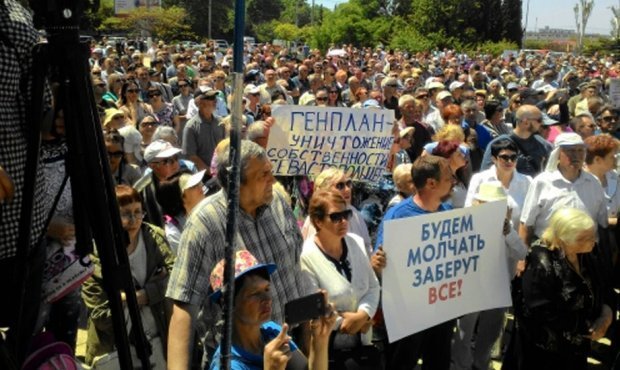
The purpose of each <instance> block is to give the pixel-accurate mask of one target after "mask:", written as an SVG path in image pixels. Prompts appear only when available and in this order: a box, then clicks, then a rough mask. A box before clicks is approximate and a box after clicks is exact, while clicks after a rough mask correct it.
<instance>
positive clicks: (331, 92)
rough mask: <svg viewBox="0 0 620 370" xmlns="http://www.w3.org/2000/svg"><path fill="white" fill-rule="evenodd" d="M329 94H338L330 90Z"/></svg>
mask: <svg viewBox="0 0 620 370" xmlns="http://www.w3.org/2000/svg"><path fill="white" fill-rule="evenodd" d="M329 93H330V94H338V91H335V90H332V91H330V92H329Z"/></svg>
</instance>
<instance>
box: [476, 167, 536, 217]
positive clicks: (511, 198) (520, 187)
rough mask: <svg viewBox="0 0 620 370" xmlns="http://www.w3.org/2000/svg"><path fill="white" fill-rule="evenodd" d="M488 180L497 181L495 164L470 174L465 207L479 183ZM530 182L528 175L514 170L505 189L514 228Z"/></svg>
mask: <svg viewBox="0 0 620 370" xmlns="http://www.w3.org/2000/svg"><path fill="white" fill-rule="evenodd" d="M489 181H499V179H498V178H497V168H495V166H491V168H489V169H488V170H484V171H481V172H479V173H477V174H475V175H473V176H472V178H471V180H470V181H469V188H468V190H467V197H466V198H465V207H469V206H471V205H472V202H473V200H474V195H475V194H476V193H478V189H479V188H480V185H481V184H483V183H485V182H489ZM531 182H532V178H531V177H530V176H527V175H524V174H522V173H520V172H517V171H516V170H515V171H514V173H513V175H512V179H511V180H510V184H509V185H508V189H505V190H506V193H507V194H508V206H509V207H511V208H512V225H513V227H514V228H515V229H517V228H518V227H519V221H520V219H521V209H522V208H523V203H524V202H525V196H526V195H527V191H528V189H529V188H530V183H531Z"/></svg>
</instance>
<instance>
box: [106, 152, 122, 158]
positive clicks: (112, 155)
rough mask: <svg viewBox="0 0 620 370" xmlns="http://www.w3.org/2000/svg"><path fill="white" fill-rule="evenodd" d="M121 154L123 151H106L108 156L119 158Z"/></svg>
mask: <svg viewBox="0 0 620 370" xmlns="http://www.w3.org/2000/svg"><path fill="white" fill-rule="evenodd" d="M123 154H125V153H124V152H123V151H118V152H108V156H110V158H121V157H122V156H123Z"/></svg>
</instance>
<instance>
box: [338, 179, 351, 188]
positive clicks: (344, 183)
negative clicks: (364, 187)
mask: <svg viewBox="0 0 620 370" xmlns="http://www.w3.org/2000/svg"><path fill="white" fill-rule="evenodd" d="M345 186H346V187H348V188H349V189H351V188H352V187H353V181H351V180H347V181H340V182H338V183H336V189H338V190H344V187H345Z"/></svg>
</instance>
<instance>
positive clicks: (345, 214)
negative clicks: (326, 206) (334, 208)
mask: <svg viewBox="0 0 620 370" xmlns="http://www.w3.org/2000/svg"><path fill="white" fill-rule="evenodd" d="M352 215H353V211H351V210H350V209H347V210H345V211H342V212H334V213H330V214H328V216H329V219H330V220H331V222H333V223H335V224H337V223H339V222H342V221H344V220H347V221H348V220H349V219H350V218H351V216H352Z"/></svg>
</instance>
